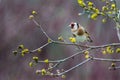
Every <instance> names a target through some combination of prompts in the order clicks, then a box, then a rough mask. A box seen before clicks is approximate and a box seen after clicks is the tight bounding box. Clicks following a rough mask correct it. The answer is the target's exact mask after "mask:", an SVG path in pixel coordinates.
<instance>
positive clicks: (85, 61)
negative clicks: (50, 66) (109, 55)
mask: <svg viewBox="0 0 120 80" xmlns="http://www.w3.org/2000/svg"><path fill="white" fill-rule="evenodd" d="M91 59H92V58H88V59H86V60H84V61H83V62H81V63H79V64H77V65H76V66H74V67H72V68H70V69H68V70H65V71H64V72H61V73H59V74H57V75H58V76H61V75H63V74H65V73H67V72H69V71H71V70H73V69H75V68H77V67H79V66H81V65H83V64H85V63H87V62H88V61H90V60H91Z"/></svg>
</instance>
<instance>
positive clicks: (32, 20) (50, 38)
mask: <svg viewBox="0 0 120 80" xmlns="http://www.w3.org/2000/svg"><path fill="white" fill-rule="evenodd" d="M32 21H33V22H34V23H35V24H36V25H37V26H38V27H39V28H40V29H41V30H42V32H43V33H44V35H45V36H46V37H47V38H48V39H50V40H52V39H51V38H50V37H49V36H48V34H47V33H46V32H45V31H44V29H43V28H42V26H41V25H40V24H39V23H38V22H37V21H36V20H35V19H32Z"/></svg>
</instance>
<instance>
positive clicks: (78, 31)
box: [69, 22, 93, 42]
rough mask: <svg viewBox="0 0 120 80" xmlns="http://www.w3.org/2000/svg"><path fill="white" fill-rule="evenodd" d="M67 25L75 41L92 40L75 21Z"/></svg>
mask: <svg viewBox="0 0 120 80" xmlns="http://www.w3.org/2000/svg"><path fill="white" fill-rule="evenodd" d="M69 27H70V28H71V33H72V35H73V37H74V38H76V41H77V42H93V40H92V39H91V37H90V34H89V33H88V32H87V30H86V29H85V28H84V27H83V26H81V25H80V24H79V23H77V22H71V23H70V25H69Z"/></svg>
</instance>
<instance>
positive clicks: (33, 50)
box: [30, 42, 52, 53]
mask: <svg viewBox="0 0 120 80" xmlns="http://www.w3.org/2000/svg"><path fill="white" fill-rule="evenodd" d="M50 43H52V42H49V43H46V44H44V45H43V46H41V47H39V48H37V49H34V50H31V51H30V53H33V52H36V51H38V49H42V48H44V47H46V46H47V45H49V44H50Z"/></svg>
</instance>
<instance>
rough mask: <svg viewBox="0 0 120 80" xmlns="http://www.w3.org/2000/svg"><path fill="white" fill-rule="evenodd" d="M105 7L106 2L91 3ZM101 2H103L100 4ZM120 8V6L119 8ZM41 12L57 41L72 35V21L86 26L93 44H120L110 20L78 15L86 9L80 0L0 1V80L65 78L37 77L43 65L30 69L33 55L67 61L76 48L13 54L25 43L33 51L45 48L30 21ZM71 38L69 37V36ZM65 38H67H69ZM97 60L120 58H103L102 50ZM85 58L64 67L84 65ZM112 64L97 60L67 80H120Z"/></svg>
mask: <svg viewBox="0 0 120 80" xmlns="http://www.w3.org/2000/svg"><path fill="white" fill-rule="evenodd" d="M91 1H93V2H95V3H96V5H97V7H99V8H100V7H101V5H102V2H100V1H99V0H96V1H94V0H91ZM98 1H99V2H98ZM116 1H117V4H120V2H119V0H116ZM118 7H119V8H120V6H119V5H118ZM32 10H35V11H37V12H38V15H37V18H36V19H37V21H38V22H39V23H40V24H41V25H42V27H43V29H44V30H45V31H46V32H47V34H48V35H49V36H50V37H51V38H52V39H54V40H57V37H58V36H59V35H60V34H69V33H68V32H67V31H68V29H66V27H67V26H68V25H69V24H70V23H71V22H78V23H80V24H81V25H82V26H86V28H87V30H88V31H89V33H90V34H91V37H92V39H93V41H94V42H93V43H91V44H89V45H103V44H108V43H113V42H118V38H117V35H116V30H115V23H114V22H113V21H111V20H109V19H108V21H107V23H101V19H102V18H101V17H100V18H98V20H96V21H93V20H90V19H88V17H87V15H83V16H78V13H79V12H82V8H81V7H80V6H79V5H78V3H77V0H0V42H1V43H0V80H62V79H61V78H59V77H58V78H45V77H41V76H39V75H36V74H35V70H36V69H41V68H42V67H43V65H42V64H40V65H38V66H37V67H34V68H30V67H29V66H28V63H29V62H30V61H31V59H32V56H33V55H37V56H39V58H40V60H44V59H46V58H48V59H51V60H56V59H63V58H65V57H67V56H70V55H72V54H74V53H75V52H76V50H75V47H74V46H65V45H64V46H63V45H57V44H51V45H49V46H47V47H45V48H44V49H43V51H42V53H40V54H31V55H27V56H25V57H22V56H14V55H13V54H12V51H13V50H15V49H16V48H17V46H18V45H20V44H24V45H25V47H26V48H28V49H30V50H32V49H35V48H38V47H40V46H42V45H44V44H45V43H46V42H47V38H46V37H45V35H44V34H43V33H42V32H41V30H40V29H39V28H37V27H36V25H35V24H34V23H33V22H32V21H30V20H29V19H28V16H29V15H30V14H31V11H32ZM66 36H67V35H66ZM66 36H64V37H66ZM92 53H93V55H96V56H97V57H108V58H119V57H120V55H118V54H117V55H112V56H111V55H106V56H104V55H101V54H100V51H96V52H95V51H94V52H92ZM82 60H84V58H83V57H82V56H77V57H76V58H74V59H73V60H69V61H68V62H65V63H63V64H62V65H61V66H60V67H61V68H64V69H65V70H66V69H69V68H70V67H72V66H74V65H76V64H77V63H80V62H81V61H82ZM109 66H110V63H108V62H100V61H93V62H88V63H87V64H85V65H83V66H81V67H79V68H76V69H75V70H72V71H70V72H69V73H67V74H66V79H65V80H119V79H120V70H115V71H110V70H108V67H109Z"/></svg>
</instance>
